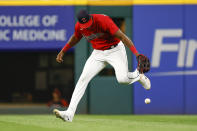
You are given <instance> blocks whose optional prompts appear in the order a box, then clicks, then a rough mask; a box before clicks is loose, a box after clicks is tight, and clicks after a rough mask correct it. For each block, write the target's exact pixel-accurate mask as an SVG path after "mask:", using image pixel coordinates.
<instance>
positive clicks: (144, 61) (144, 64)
mask: <svg viewBox="0 0 197 131" xmlns="http://www.w3.org/2000/svg"><path fill="white" fill-rule="evenodd" d="M114 36H115V37H117V38H119V39H120V40H121V41H122V42H123V43H124V44H125V45H126V46H127V47H128V48H129V49H130V50H131V51H132V52H133V54H135V56H136V57H137V61H138V67H137V69H138V70H139V72H140V73H146V72H148V71H149V70H150V61H149V59H148V57H146V56H145V55H143V54H139V53H138V51H137V50H136V48H135V46H134V44H133V42H132V41H131V40H130V39H129V38H128V37H127V36H126V35H125V34H124V33H123V32H122V31H121V30H120V29H119V30H118V31H117V32H116V33H115V34H114Z"/></svg>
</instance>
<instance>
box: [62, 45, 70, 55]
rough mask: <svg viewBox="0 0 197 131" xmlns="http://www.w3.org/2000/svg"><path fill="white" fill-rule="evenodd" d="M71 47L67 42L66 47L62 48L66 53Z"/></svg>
mask: <svg viewBox="0 0 197 131" xmlns="http://www.w3.org/2000/svg"><path fill="white" fill-rule="evenodd" d="M70 48H71V46H70V44H68V43H67V44H66V45H65V46H64V48H63V49H62V50H63V52H64V53H65V52H66V51H68V50H69V49H70Z"/></svg>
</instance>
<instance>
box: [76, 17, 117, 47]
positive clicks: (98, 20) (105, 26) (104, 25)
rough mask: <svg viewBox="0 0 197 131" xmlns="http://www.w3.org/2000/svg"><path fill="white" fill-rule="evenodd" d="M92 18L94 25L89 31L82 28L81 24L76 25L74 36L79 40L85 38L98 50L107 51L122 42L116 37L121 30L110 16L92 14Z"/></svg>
mask: <svg viewBox="0 0 197 131" xmlns="http://www.w3.org/2000/svg"><path fill="white" fill-rule="evenodd" d="M91 16H92V18H93V24H92V25H91V27H90V28H88V29H86V28H80V26H79V22H77V23H76V25H75V33H74V34H75V36H76V37H77V38H78V39H81V38H82V37H83V36H84V37H85V38H86V39H87V40H88V41H89V42H90V43H91V44H92V47H93V48H94V49H97V50H106V49H108V48H110V47H111V46H112V45H116V44H118V43H119V42H120V40H119V39H118V38H116V37H114V34H115V33H116V32H117V31H118V30H119V28H118V27H117V26H116V24H115V23H114V22H113V21H112V20H111V18H110V17H109V16H106V15H102V14H91Z"/></svg>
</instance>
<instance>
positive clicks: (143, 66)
mask: <svg viewBox="0 0 197 131" xmlns="http://www.w3.org/2000/svg"><path fill="white" fill-rule="evenodd" d="M137 62H138V66H137V69H138V71H139V72H140V73H146V72H148V71H149V70H150V61H149V59H148V57H146V56H145V55H143V54H139V55H138V56H137Z"/></svg>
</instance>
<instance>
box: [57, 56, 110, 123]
mask: <svg viewBox="0 0 197 131" xmlns="http://www.w3.org/2000/svg"><path fill="white" fill-rule="evenodd" d="M106 65H107V63H106V62H102V61H98V60H95V59H94V55H93V53H92V55H91V56H90V57H89V58H88V60H87V61H86V64H85V66H84V69H83V72H82V74H81V76H80V78H79V80H78V82H77V84H76V86H75V89H74V92H73V94H72V98H71V102H70V104H69V107H68V109H67V111H58V110H54V113H55V114H56V116H57V117H59V118H61V119H63V120H65V121H70V122H71V121H72V118H73V116H74V114H75V111H76V108H77V105H78V103H79V101H80V100H81V98H82V96H83V94H84V93H85V90H86V87H87V85H88V83H89V82H90V80H91V79H92V78H93V77H94V76H95V75H96V74H98V73H99V72H100V71H101V70H102V69H103V68H104V67H105V66H106Z"/></svg>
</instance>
